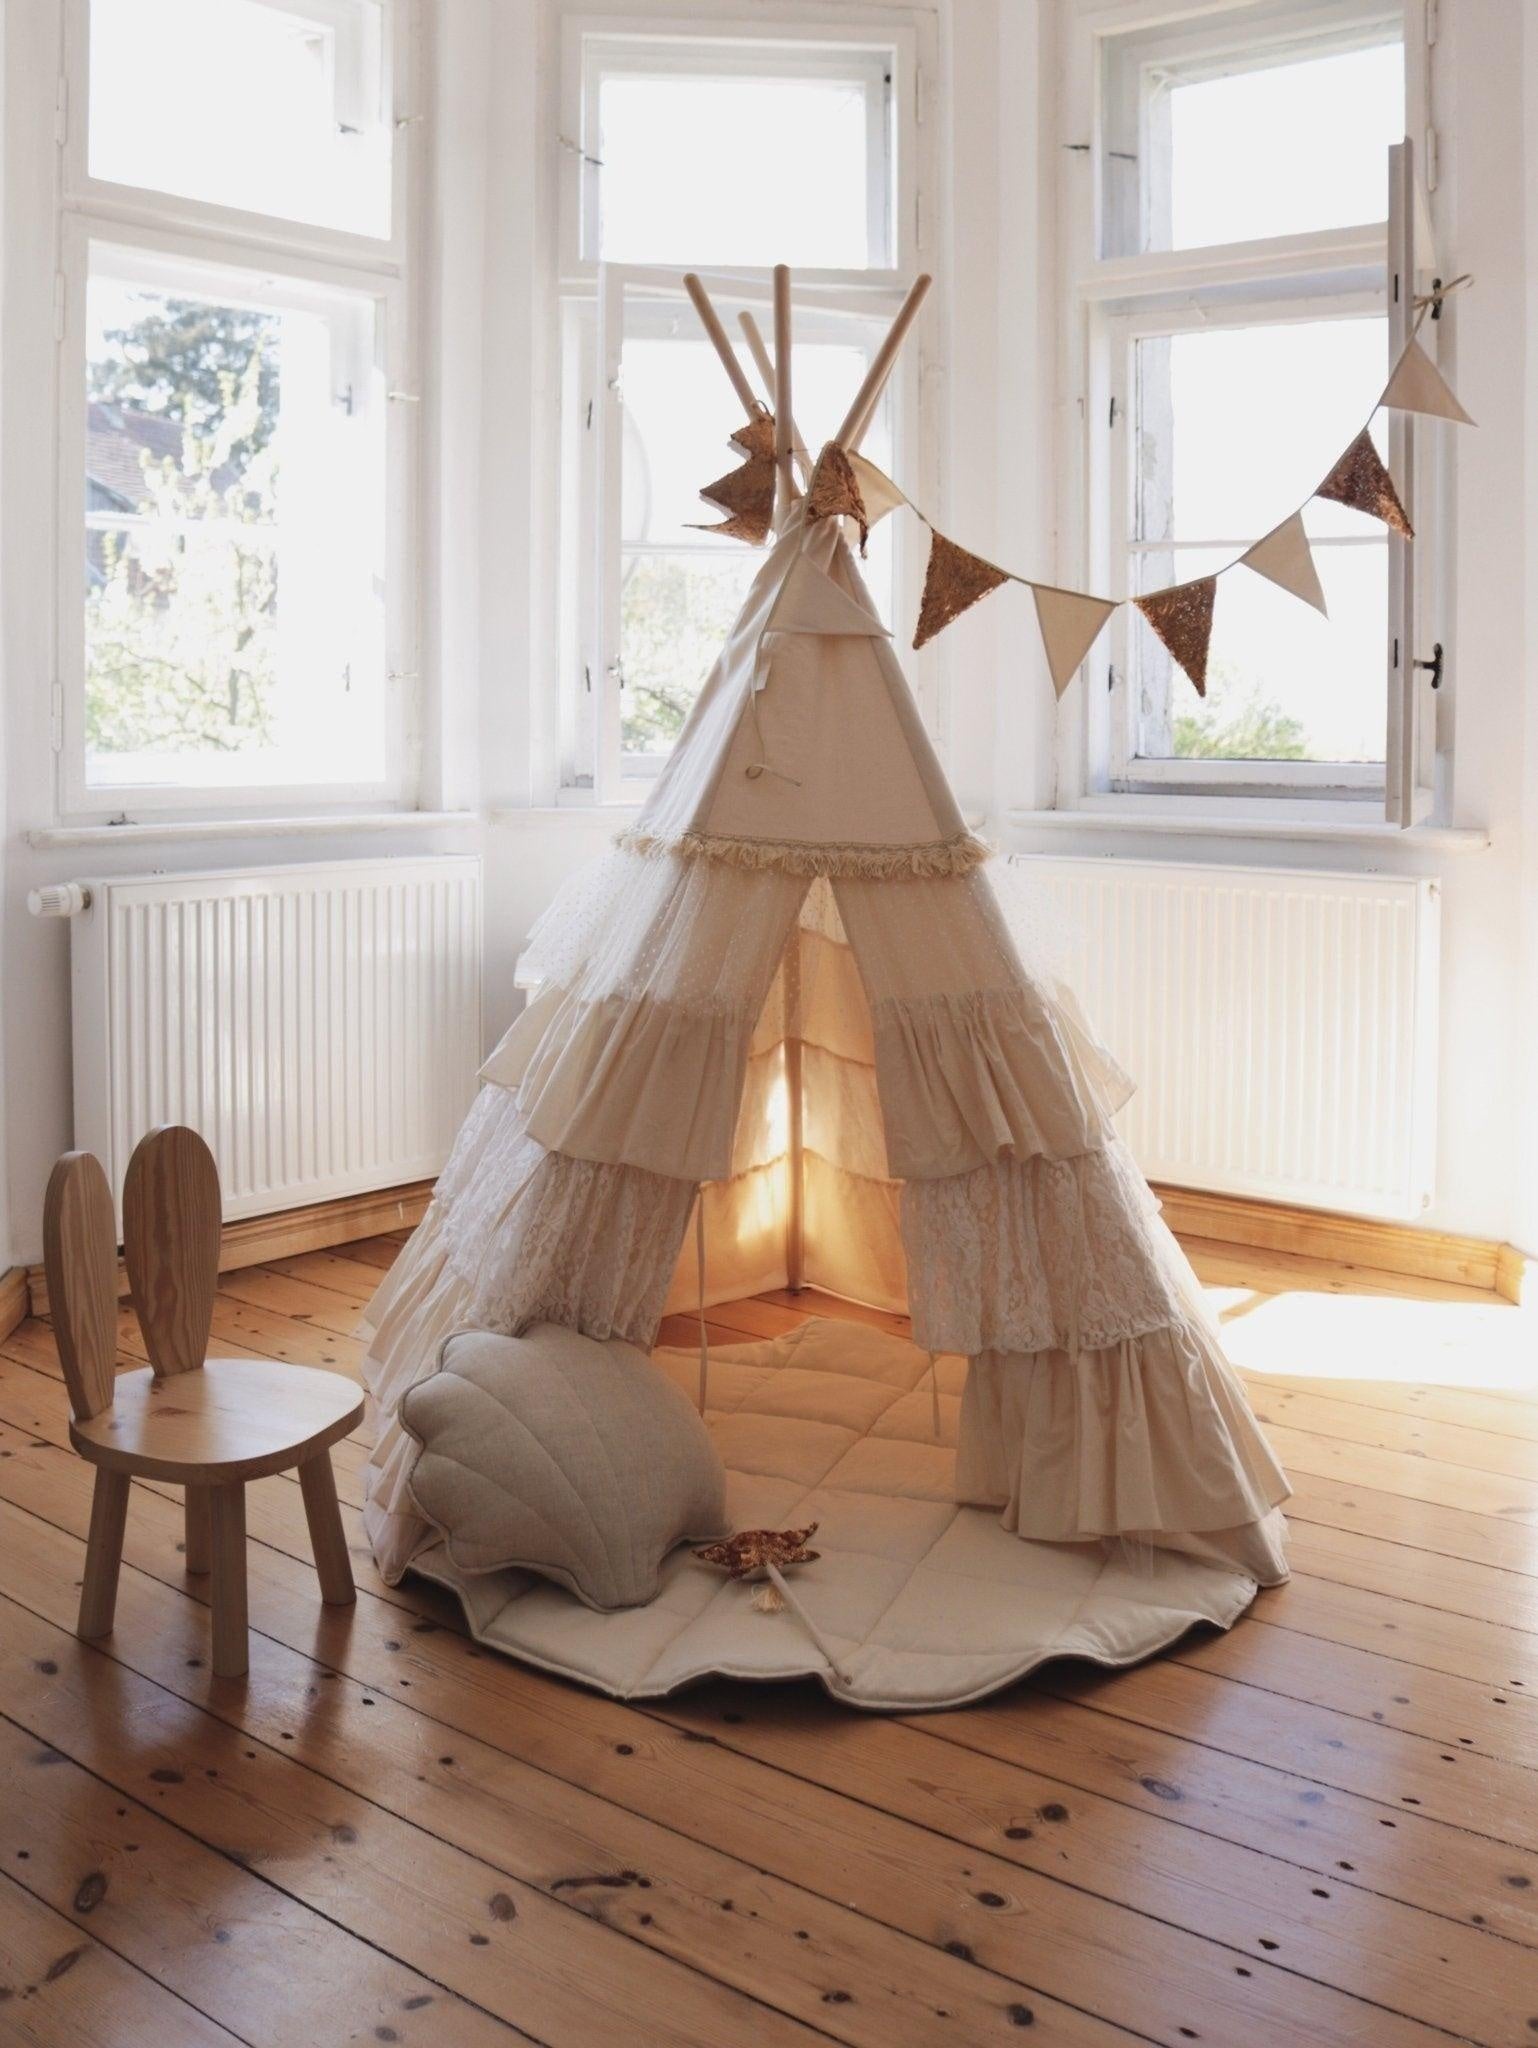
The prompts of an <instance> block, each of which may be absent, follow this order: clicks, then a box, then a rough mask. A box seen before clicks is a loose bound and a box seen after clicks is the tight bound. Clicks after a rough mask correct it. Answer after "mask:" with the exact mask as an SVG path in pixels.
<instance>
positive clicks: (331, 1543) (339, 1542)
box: [299, 1451, 358, 1607]
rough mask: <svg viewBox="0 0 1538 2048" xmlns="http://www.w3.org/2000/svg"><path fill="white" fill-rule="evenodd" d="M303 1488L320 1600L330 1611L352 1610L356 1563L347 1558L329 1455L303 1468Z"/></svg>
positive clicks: (340, 1512) (300, 1474) (345, 1537)
mask: <svg viewBox="0 0 1538 2048" xmlns="http://www.w3.org/2000/svg"><path fill="white" fill-rule="evenodd" d="M299 1487H300V1491H301V1492H302V1493H303V1495H304V1512H305V1515H306V1517H307V1518H308V1520H309V1524H310V1548H311V1549H312V1550H313V1551H314V1552H315V1570H316V1573H317V1574H318V1576H319V1578H320V1597H321V1599H322V1600H324V1601H325V1602H326V1604H327V1606H329V1607H350V1606H351V1605H352V1603H353V1601H354V1600H356V1599H357V1597H358V1594H357V1588H356V1587H355V1586H354V1585H353V1582H352V1559H351V1558H350V1557H349V1556H348V1555H347V1536H346V1533H345V1531H344V1530H343V1528H342V1511H341V1509H340V1508H339V1507H338V1506H337V1504H336V1475H335V1473H334V1472H333V1471H332V1469H331V1453H330V1452H329V1451H322V1452H321V1454H320V1456H319V1457H318V1458H310V1459H308V1460H307V1461H306V1462H305V1463H304V1464H303V1465H301V1466H300V1467H299Z"/></svg>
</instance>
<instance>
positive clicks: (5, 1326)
mask: <svg viewBox="0 0 1538 2048" xmlns="http://www.w3.org/2000/svg"><path fill="white" fill-rule="evenodd" d="M31 1295H32V1290H31V1288H30V1287H29V1286H28V1284H27V1269H26V1267H25V1266H12V1267H11V1269H10V1271H9V1272H7V1273H0V1340H3V1339H4V1338H6V1337H9V1336H10V1334H11V1332H12V1330H14V1329H15V1327H16V1325H17V1324H18V1323H24V1322H25V1321H26V1320H27V1317H28V1316H29V1315H30V1314H31V1313H32V1305H31Z"/></svg>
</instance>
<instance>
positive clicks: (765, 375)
mask: <svg viewBox="0 0 1538 2048" xmlns="http://www.w3.org/2000/svg"><path fill="white" fill-rule="evenodd" d="M737 319H738V321H739V323H740V324H741V327H742V331H743V334H744V335H745V336H746V338H747V344H748V354H749V355H750V356H751V357H752V358H753V362H754V366H755V367H756V369H757V371H758V374H759V376H760V377H761V378H762V379H763V386H764V396H765V398H766V399H767V400H768V402H769V404H770V405H771V406H772V405H773V404H774V364H773V363H772V362H771V361H770V360H769V351H768V349H767V348H766V347H765V345H764V337H763V335H762V334H760V332H759V329H758V322H757V321H756V320H755V319H754V318H753V315H752V314H751V313H739V314H738V315H737ZM790 439H791V445H792V447H793V448H794V449H795V453H796V467H797V468H798V469H799V470H800V472H801V475H802V478H803V479H805V478H806V477H808V476H809V475H810V474H811V469H812V458H811V455H810V453H809V451H808V450H807V448H806V445H805V443H804V442H803V441H802V439H801V436H800V434H799V433H797V431H796V423H795V421H794V420H792V421H791V423H790Z"/></svg>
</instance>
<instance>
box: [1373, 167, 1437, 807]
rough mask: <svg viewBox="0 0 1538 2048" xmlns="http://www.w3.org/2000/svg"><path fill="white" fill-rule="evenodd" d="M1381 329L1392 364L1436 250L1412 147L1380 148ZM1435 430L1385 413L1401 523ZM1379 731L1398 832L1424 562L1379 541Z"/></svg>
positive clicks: (1420, 726) (1433, 758) (1424, 493)
mask: <svg viewBox="0 0 1538 2048" xmlns="http://www.w3.org/2000/svg"><path fill="white" fill-rule="evenodd" d="M1388 183H1389V210H1388V298H1389V307H1388V322H1389V348H1388V355H1389V362H1390V363H1391V364H1392V363H1396V362H1397V361H1398V360H1399V356H1400V353H1401V351H1402V350H1403V349H1404V347H1405V344H1406V343H1407V342H1408V341H1409V339H1410V337H1411V336H1412V335H1416V326H1415V321H1416V308H1415V301H1416V299H1417V298H1418V297H1419V296H1421V295H1422V294H1423V293H1425V292H1426V291H1427V290H1428V289H1429V288H1430V285H1431V282H1432V279H1433V277H1434V276H1435V274H1436V268H1437V262H1436V249H1435V245H1434V243H1433V240H1432V232H1431V219H1430V214H1429V211H1428V209H1427V205H1426V197H1425V193H1424V190H1423V189H1422V187H1421V183H1420V180H1419V178H1418V177H1417V176H1416V171H1415V150H1414V144H1413V143H1411V142H1410V141H1409V140H1408V139H1407V140H1405V141H1404V142H1396V143H1394V144H1392V145H1391V147H1390V149H1389V181H1388ZM1416 338H1417V339H1418V340H1419V342H1420V345H1421V347H1422V348H1424V349H1425V350H1426V352H1427V354H1428V355H1430V356H1431V357H1432V358H1433V359H1435V356H1436V343H1437V324H1436V322H1435V321H1434V320H1430V319H1428V320H1425V321H1423V322H1422V324H1421V327H1420V331H1419V333H1418V335H1416ZM1439 431H1440V429H1439V427H1438V423H1437V422H1435V421H1431V420H1422V419H1420V418H1419V417H1418V416H1417V415H1416V414H1415V413H1413V412H1398V411H1393V412H1390V413H1389V414H1388V448H1389V468H1390V470H1391V471H1392V472H1393V475H1394V478H1395V480H1396V483H1397V487H1398V489H1399V492H1400V495H1401V497H1402V498H1403V500H1404V505H1405V509H1406V511H1407V512H1408V514H1409V517H1410V523H1411V525H1412V526H1414V527H1415V528H1416V529H1417V530H1418V531H1419V530H1420V529H1421V528H1422V526H1423V524H1426V523H1429V522H1428V515H1429V514H1430V512H1431V509H1432V505H1433V500H1434V491H1435V469H1434V463H1435V457H1436V446H1437V440H1438V435H1439ZM1388 565H1389V581H1388V588H1389V605H1388V731H1387V737H1386V742H1385V749H1384V762H1385V775H1384V815H1385V817H1386V819H1387V822H1388V823H1389V824H1391V825H1398V826H1400V827H1401V828H1404V829H1408V828H1409V827H1410V826H1412V825H1416V824H1419V823H1420V822H1421V821H1422V820H1423V819H1425V818H1427V817H1429V816H1430V815H1431V812H1432V811H1433V809H1434V808H1435V804H1436V766H1437V703H1438V698H1437V690H1438V688H1439V686H1440V681H1441V672H1440V668H1433V667H1432V665H1431V661H1432V646H1431V640H1432V636H1431V634H1430V632H1429V630H1428V621H1429V618H1430V611H1431V607H1430V598H1431V590H1430V581H1431V564H1430V562H1429V559H1428V558H1427V557H1426V555H1425V552H1424V549H1423V546H1422V544H1421V543H1420V542H1419V541H1406V540H1404V539H1402V538H1401V537H1400V535H1398V534H1396V533H1391V534H1390V535H1389V541H1388Z"/></svg>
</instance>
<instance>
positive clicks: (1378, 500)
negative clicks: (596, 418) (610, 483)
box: [700, 273, 1474, 697]
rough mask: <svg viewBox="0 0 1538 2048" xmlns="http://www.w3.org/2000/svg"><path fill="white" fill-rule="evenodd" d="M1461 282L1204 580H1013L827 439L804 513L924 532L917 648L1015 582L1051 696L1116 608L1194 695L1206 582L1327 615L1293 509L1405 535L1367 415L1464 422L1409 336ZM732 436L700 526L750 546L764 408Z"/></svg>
mask: <svg viewBox="0 0 1538 2048" xmlns="http://www.w3.org/2000/svg"><path fill="white" fill-rule="evenodd" d="M1472 282H1473V280H1472V277H1471V276H1470V275H1468V274H1467V273H1465V274H1464V275H1462V276H1459V277H1455V278H1452V279H1451V280H1449V281H1448V282H1447V283H1446V284H1443V283H1442V282H1441V281H1440V280H1438V282H1437V284H1436V286H1435V287H1434V288H1433V290H1431V291H1430V292H1427V293H1424V294H1422V295H1421V296H1420V297H1418V298H1417V299H1416V300H1415V302H1414V310H1415V322H1414V326H1413V327H1412V329H1411V332H1410V337H1409V339H1408V340H1407V341H1406V343H1405V345H1404V347H1403V349H1402V350H1401V351H1400V353H1399V356H1398V358H1397V360H1396V361H1395V363H1394V365H1393V367H1392V368H1391V370H1390V371H1389V376H1388V381H1387V383H1386V384H1385V385H1384V387H1383V389H1382V391H1381V392H1380V393H1379V395H1378V398H1377V399H1376V401H1375V402H1374V404H1373V407H1372V410H1371V411H1370V412H1369V413H1368V415H1367V418H1366V420H1365V421H1364V423H1363V425H1362V427H1361V429H1360V431H1359V432H1358V433H1357V434H1355V435H1354V436H1353V438H1352V439H1351V440H1350V441H1349V442H1348V443H1347V445H1346V447H1345V448H1344V449H1343V450H1342V451H1341V453H1340V455H1339V456H1338V457H1337V458H1336V459H1335V461H1334V462H1333V463H1332V464H1331V465H1330V467H1329V469H1328V470H1327V471H1326V473H1325V475H1324V476H1323V478H1322V479H1321V480H1320V482H1319V483H1318V484H1317V485H1316V486H1315V488H1314V489H1313V490H1312V491H1310V492H1309V494H1308V496H1307V497H1306V498H1305V499H1304V500H1303V503H1302V504H1301V505H1299V506H1297V507H1296V508H1295V509H1294V510H1293V511H1291V512H1289V513H1288V514H1287V516H1286V518H1285V519H1283V520H1281V521H1280V523H1279V524H1277V525H1276V526H1273V527H1272V528H1271V529H1270V531H1269V532H1267V533H1265V534H1263V535H1262V536H1261V538H1260V539H1259V540H1257V541H1255V542H1254V543H1253V544H1252V545H1251V546H1250V547H1248V548H1247V549H1246V550H1245V551H1244V553H1243V554H1241V555H1238V556H1236V557H1235V559H1234V560H1233V561H1232V562H1228V563H1225V564H1224V566H1223V567H1222V568H1221V569H1218V570H1215V571H1214V572H1213V573H1212V574H1211V575H1207V576H1199V577H1194V578H1191V579H1189V580H1187V581H1185V582H1182V583H1173V584H1170V585H1168V586H1167V587H1166V588H1164V589H1162V590H1152V591H1146V592H1144V593H1142V594H1141V595H1138V596H1134V597H1131V598H1110V597H1100V596H1096V595H1095V594H1093V593H1092V592H1090V591H1084V590H1071V589H1065V588H1064V587H1063V586H1062V585H1060V584H1053V583H1043V582H1039V581H1038V580H1037V579H1036V578H1034V577H1031V576H1021V575H1019V574H1017V573H1016V572H1015V571H1014V570H1012V569H1005V568H1002V567H1000V565H999V564H998V563H996V562H990V561H988V560H986V559H985V558H984V557H983V556H981V555H976V554H973V553H972V552H971V551H970V550H969V549H966V548H963V547H961V546H959V545H958V543H957V542H955V541H953V540H951V539H950V538H949V537H948V536H947V535H946V534H944V533H942V532H941V531H940V529H939V528H938V527H937V526H936V525H935V523H934V521H933V520H932V519H930V518H929V516H928V515H927V514H926V513H925V512H924V511H923V510H922V508H921V507H920V506H918V505H915V504H914V502H913V500H912V499H911V498H910V497H909V496H908V495H907V493H906V492H905V491H903V490H902V489H901V488H900V487H899V486H898V485H897V484H895V483H894V482H893V481H892V479H891V478H890V477H889V476H887V475H886V474H885V473H884V472H883V471H882V470H880V469H878V468H877V467H876V465H875V464H874V463H873V462H871V461H870V460H869V459H868V458H867V457H866V456H863V455H861V454H859V453H858V452H857V451H856V450H854V449H845V448H841V447H839V446H838V445H837V444H836V443H835V442H829V443H828V445H827V446H826V447H825V448H824V449H823V451H822V453H821V455H820V456H819V457H818V458H817V462H816V464H815V465H814V466H813V469H812V474H811V477H810V479H809V481H808V483H807V491H806V516H807V519H808V521H811V522H815V521H818V520H822V519H830V518H842V519H848V520H849V521H850V522H851V523H852V524H853V525H854V526H855V527H856V528H857V529H858V532H859V541H860V553H861V554H862V555H863V554H864V553H865V551H866V543H867V540H868V538H869V534H870V529H871V528H872V527H873V526H874V525H876V524H877V522H878V521H879V520H881V519H883V518H885V516H886V515H887V513H889V512H892V511H895V510H896V508H897V507H898V506H899V505H905V506H907V508H908V509H909V510H910V511H911V512H913V513H914V514H915V515H916V517H917V518H918V519H919V520H920V521H921V522H922V523H923V524H924V525H925V526H926V527H927V528H928V529H929V535H930V541H929V560H928V563H927V564H926V567H925V572H924V590H923V595H922V597H921V599H920V601H919V616H918V623H917V625H916V627H915V630H914V636H913V645H914V647H915V648H916V649H917V648H920V647H923V646H925V645H926V644H927V643H928V642H929V641H930V640H932V639H934V637H935V635H936V634H937V633H940V632H942V631H943V630H944V629H945V627H946V626H948V625H949V624H950V623H951V621H952V620H953V619H957V618H959V617H960V616H961V614H962V613H963V612H965V611H968V610H970V609H971V607H972V606H973V605H975V604H978V603H980V602H981V601H982V599H983V598H985V597H987V596H989V595H990V594H991V593H992V592H993V591H995V590H997V589H999V588H1000V587H1001V586H1002V585H1003V584H1005V583H1020V584H1024V585H1025V587H1026V588H1027V589H1028V590H1029V591H1030V592H1031V595H1032V597H1033V599H1034V601H1035V607H1036V620H1037V625H1038V627H1039V629H1040V632H1041V640H1042V647H1043V650H1044V652H1045V655H1046V659H1047V668H1048V671H1049V673H1050V675H1051V677H1052V687H1053V689H1054V691H1055V692H1056V694H1057V695H1058V696H1059V697H1061V696H1062V695H1063V692H1064V691H1065V690H1066V689H1067V687H1068V685H1069V683H1070V682H1071V681H1072V680H1073V677H1074V676H1075V675H1076V674H1077V672H1078V670H1079V668H1080V667H1081V665H1082V664H1083V661H1084V659H1085V656H1086V655H1087V654H1088V653H1089V651H1090V649H1091V647H1092V646H1093V645H1094V643H1095V641H1096V639H1097V638H1098V637H1099V635H1100V632H1101V630H1102V628H1103V627H1104V625H1105V623H1106V621H1107V619H1109V618H1110V616H1111V614H1112V612H1114V611H1116V610H1117V609H1118V608H1119V607H1120V606H1121V605H1123V604H1131V605H1133V606H1134V607H1135V608H1136V609H1137V611H1138V612H1140V613H1141V614H1142V616H1143V618H1144V619H1146V620H1147V622H1148V625H1149V627H1150V628H1151V629H1152V631H1153V632H1154V633H1155V634H1156V635H1157V636H1158V638H1159V640H1160V641H1161V643H1162V644H1163V645H1164V647H1165V648H1166V649H1167V650H1168V651H1169V654H1170V657H1171V659H1172V660H1173V661H1174V662H1175V663H1176V665H1177V666H1178V667H1179V668H1180V670H1181V672H1182V673H1183V674H1184V675H1185V676H1186V677H1187V678H1188V680H1189V681H1190V683H1191V685H1192V687H1193V688H1194V689H1195V690H1196V692H1197V694H1198V696H1205V694H1206V687H1207V655H1208V649H1209V647H1210V645H1211V640H1212V622H1213V614H1214V609H1215V605H1216V598H1217V584H1218V579H1219V578H1220V577H1222V576H1226V575H1227V574H1228V573H1229V571H1230V570H1233V569H1249V570H1251V571H1252V572H1253V573H1254V574H1255V575H1257V576H1263V577H1265V578H1266V579H1267V580H1268V581H1269V582H1271V583H1274V584H1276V585H1277V586H1278V587H1279V588H1281V589H1283V590H1285V591H1287V592H1289V593H1290V594H1291V595H1292V596H1294V597H1296V598H1299V599H1300V600H1301V601H1302V602H1303V603H1304V604H1308V605H1312V606H1313V608H1314V609H1315V610H1316V611H1318V612H1320V613H1325V614H1326V616H1327V615H1328V614H1327V612H1326V606H1325V598H1324V590H1323V586H1322V585H1321V583H1320V580H1319V571H1318V568H1317V565H1316V564H1315V561H1314V556H1313V549H1312V547H1311V545H1310V542H1309V538H1308V533H1307V530H1306V528H1305V527H1304V524H1303V513H1304V510H1305V508H1306V507H1307V506H1308V505H1309V504H1310V503H1311V502H1312V501H1313V500H1314V499H1315V498H1323V499H1328V500H1330V501H1332V502H1334V503H1336V504H1341V505H1346V506H1349V507H1350V508H1351V509H1352V510H1354V511H1358V512H1364V513H1366V514H1367V515H1368V516H1369V517H1370V518H1373V519H1377V520H1379V521H1380V522H1381V523H1382V524H1383V525H1385V526H1386V527H1388V528H1389V530H1390V531H1391V532H1393V533H1397V534H1399V535H1400V536H1401V537H1402V538H1403V539H1404V540H1406V541H1409V540H1413V539H1414V528H1413V527H1412V525H1411V523H1410V518H1409V514H1408V513H1407V511H1406V509H1405V507H1404V504H1403V502H1402V501H1401V499H1400V496H1399V493H1398V491H1397V490H1396V489H1395V486H1394V480H1393V478H1392V476H1391V475H1390V474H1389V471H1388V467H1387V465H1386V464H1385V463H1384V461H1383V459H1382V457H1381V456H1380V455H1379V453H1378V450H1377V447H1376V445H1375V444H1374V442H1373V439H1372V433H1371V428H1372V422H1373V420H1374V418H1375V417H1376V416H1377V414H1378V413H1379V412H1380V411H1382V410H1385V409H1386V410H1390V411H1400V412H1412V413H1421V414H1425V415H1427V416H1429V417H1431V418H1436V419H1446V420H1453V421H1456V422H1458V423H1459V424H1461V425H1465V426H1472V425H1473V424H1474V422H1473V421H1472V420H1471V419H1470V417H1469V415H1468V414H1467V413H1466V412H1465V411H1464V409H1463V407H1462V406H1461V405H1460V404H1459V402H1458V399H1457V397H1456V395H1455V394H1454V392H1453V390H1452V388H1451V386H1450V385H1449V384H1448V382H1447V380H1446V378H1445V377H1443V375H1442V373H1441V371H1440V370H1439V369H1438V368H1437V367H1436V365H1435V363H1433V362H1432V360H1431V358H1430V356H1429V355H1428V354H1427V353H1426V351H1425V349H1424V348H1423V347H1422V346H1421V344H1420V340H1419V338H1418V337H1419V333H1420V328H1421V325H1422V323H1423V321H1425V320H1426V318H1427V317H1428V316H1430V315H1433V314H1435V313H1436V312H1437V311H1439V309H1440V307H1441V304H1442V301H1443V300H1444V299H1446V298H1447V297H1448V296H1449V295H1450V294H1451V293H1453V292H1455V291H1458V290H1461V289H1463V288H1464V287H1466V286H1467V285H1469V284H1471V283H1472ZM731 440H732V443H733V445H734V446H735V447H736V448H738V449H739V450H740V451H741V452H742V454H743V456H744V458H745V459H744V461H743V463H742V465H741V466H740V467H739V468H738V469H736V470H733V471H732V472H731V473H730V474H729V475H727V476H725V477H721V478H718V479H717V481H716V482H715V483H713V484H707V485H706V486H705V488H704V490H703V491H702V492H701V493H700V495H701V496H702V497H703V498H705V499H706V500H707V501H708V502H709V503H711V504H712V505H714V506H716V507H717V508H718V509H719V510H721V511H724V512H725V513H727V515H728V517H727V519H726V520H725V522H724V523H723V524H721V525H718V526H712V527H706V528H704V529H703V530H704V531H706V532H711V533H722V534H728V535H731V536H732V537H733V538H736V539H750V540H752V541H753V542H754V543H755V545H759V544H762V542H763V541H764V540H765V539H766V538H767V536H768V533H769V529H770V525H771V523H772V519H773V512H774V422H773V420H772V419H770V418H769V416H768V414H767V413H766V414H764V415H762V416H761V417H760V418H758V419H756V420H753V421H750V422H749V424H748V425H747V426H745V427H741V428H739V429H738V431H737V432H736V433H735V434H733V435H732V436H731Z"/></svg>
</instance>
